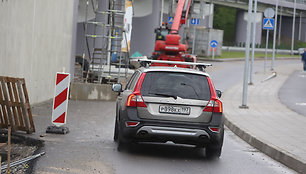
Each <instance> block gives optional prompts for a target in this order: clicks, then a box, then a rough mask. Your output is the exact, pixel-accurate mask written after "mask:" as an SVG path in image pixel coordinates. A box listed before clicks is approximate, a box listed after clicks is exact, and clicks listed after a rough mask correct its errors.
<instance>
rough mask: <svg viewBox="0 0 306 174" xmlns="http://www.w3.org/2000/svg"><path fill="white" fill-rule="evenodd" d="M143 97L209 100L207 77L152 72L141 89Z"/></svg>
mask: <svg viewBox="0 0 306 174" xmlns="http://www.w3.org/2000/svg"><path fill="white" fill-rule="evenodd" d="M141 94H142V95H143V96H162V95H163V94H164V95H165V96H166V95H171V96H178V97H181V98H184V99H197V100H209V99H210V96H211V94H210V89H209V84H208V81H207V77H205V76H203V75H197V74H189V73H174V72H150V73H147V74H146V77H145V79H144V82H143V84H142V87H141Z"/></svg>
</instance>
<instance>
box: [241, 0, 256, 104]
mask: <svg viewBox="0 0 306 174" xmlns="http://www.w3.org/2000/svg"><path fill="white" fill-rule="evenodd" d="M252 6H253V0H249V10H248V25H247V36H246V49H245V64H244V81H243V92H242V105H241V106H240V108H244V109H247V108H248V106H247V91H248V72H249V58H250V35H251V17H252Z"/></svg>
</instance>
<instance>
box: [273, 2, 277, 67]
mask: <svg viewBox="0 0 306 174" xmlns="http://www.w3.org/2000/svg"><path fill="white" fill-rule="evenodd" d="M277 12H278V0H276V7H275V22H274V33H273V51H272V62H271V71H273V70H274V61H275V45H276V33H277Z"/></svg>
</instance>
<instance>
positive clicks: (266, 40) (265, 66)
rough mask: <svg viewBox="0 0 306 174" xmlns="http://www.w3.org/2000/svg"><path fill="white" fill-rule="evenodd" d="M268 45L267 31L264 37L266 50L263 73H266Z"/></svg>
mask: <svg viewBox="0 0 306 174" xmlns="http://www.w3.org/2000/svg"><path fill="white" fill-rule="evenodd" d="M268 44H269V30H267V35H266V50H265V64H264V72H265V73H266V67H267V59H268Z"/></svg>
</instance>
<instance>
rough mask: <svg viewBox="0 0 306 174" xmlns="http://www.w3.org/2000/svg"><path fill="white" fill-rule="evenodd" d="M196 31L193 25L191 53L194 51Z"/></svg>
mask: <svg viewBox="0 0 306 174" xmlns="http://www.w3.org/2000/svg"><path fill="white" fill-rule="evenodd" d="M196 33H197V30H196V27H195V26H193V40H192V54H194V52H195V40H196Z"/></svg>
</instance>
